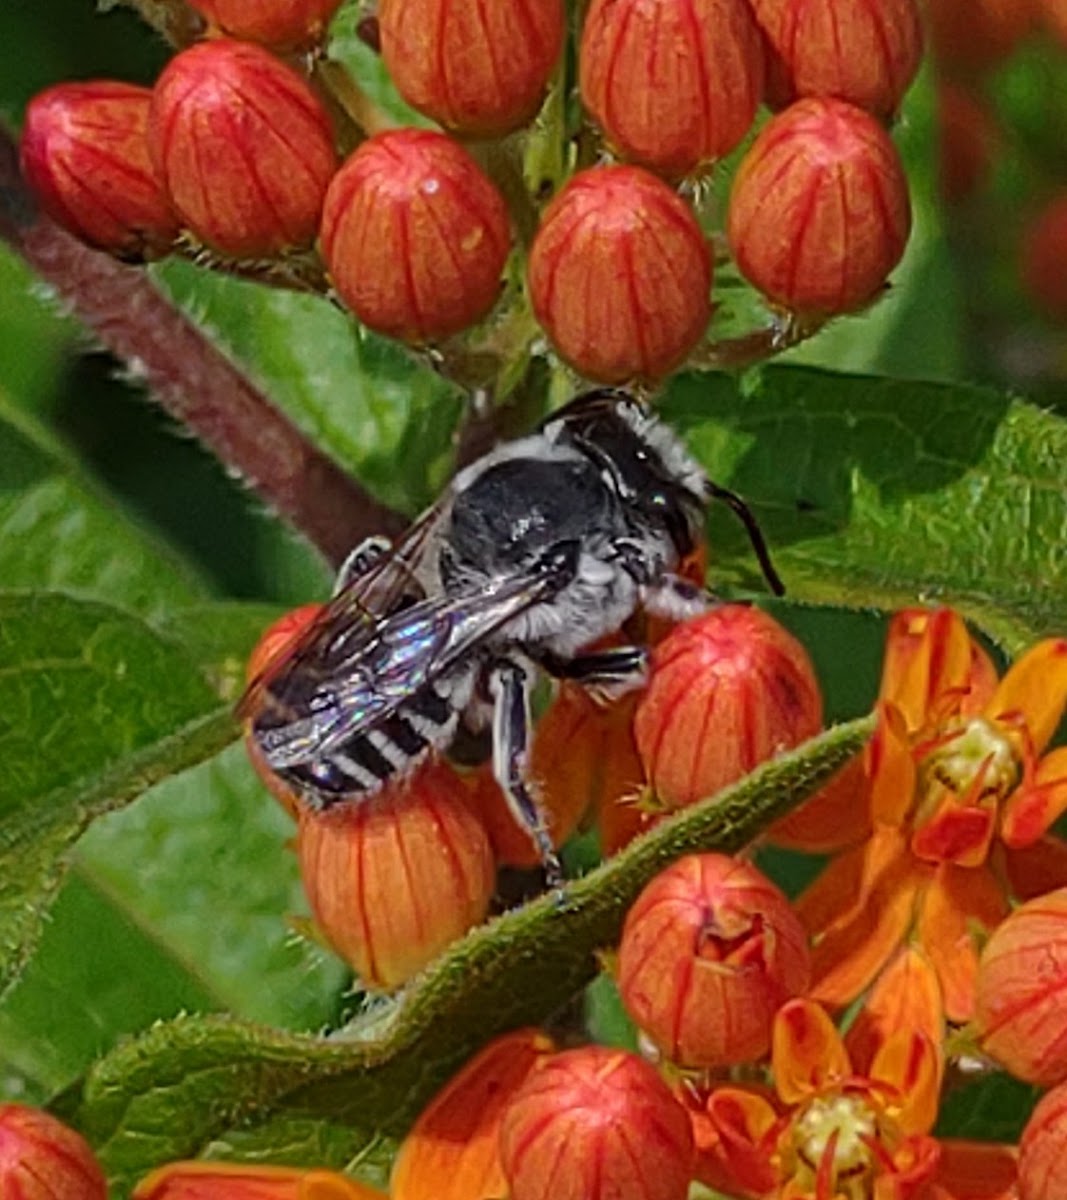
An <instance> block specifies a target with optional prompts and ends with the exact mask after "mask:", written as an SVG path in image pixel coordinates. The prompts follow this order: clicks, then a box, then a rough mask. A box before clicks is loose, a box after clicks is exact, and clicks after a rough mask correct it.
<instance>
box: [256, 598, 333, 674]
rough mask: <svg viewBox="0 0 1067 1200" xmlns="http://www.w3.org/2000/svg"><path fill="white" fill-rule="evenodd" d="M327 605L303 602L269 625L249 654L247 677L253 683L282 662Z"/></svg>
mask: <svg viewBox="0 0 1067 1200" xmlns="http://www.w3.org/2000/svg"><path fill="white" fill-rule="evenodd" d="M325 607H326V606H325V605H323V604H302V605H300V607H299V608H294V609H292V611H290V612H287V613H286V614H285V615H284V616H282V617H279V618H278V619H277V621H274V622H272V623H271V624H270V625H268V626H267V628H266V629H265V630H264V631H263V635H262V636H261V637H260V639H259V641H258V642H256V645H255V648H254V649H253V651H252V653H251V654H250V655H249V656H248V666H247V667H246V668H245V679H246V680H247V681H248V682H249V683H251V681H252V680H253V679H255V678H256V676H257V675H259V674H260V673H261V672H262V671H265V670H266V669H267V668H268V667H270V666H273V665H274V664H276V663H279V662H281V660H282V659H284V657H285V652H286V651H287V650H288V649H289V647H290V646H291V645H292V644H293V642H295V641H296V639H297V638H298V637H300V635H301V634H302V633H303V632H304V630H305V629H307V627H308V626H309V625H310V624H311V622H312V621H314V620H315V618H316V617H317V616H318V615H319V613H321V612H322V611H323V609H324V608H325Z"/></svg>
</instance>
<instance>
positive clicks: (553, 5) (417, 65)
mask: <svg viewBox="0 0 1067 1200" xmlns="http://www.w3.org/2000/svg"><path fill="white" fill-rule="evenodd" d="M378 27H379V31H380V35H381V50H382V58H383V60H384V61H385V65H386V66H387V67H388V68H389V74H390V75H391V77H392V79H393V82H394V83H395V84H396V86H397V90H398V91H399V92H400V94H401V95H402V96H403V97H404V99H405V100H406V101H407V102H408V103H409V104H410V105H411V106H412V107H413V108H416V109H418V110H419V112H421V113H424V114H425V115H426V116H428V117H431V118H432V119H433V120H435V121H437V122H438V124H440V125H442V126H444V128H445V129H449V130H451V131H453V132H454V133H457V134H461V135H463V136H465V137H478V138H484V137H500V136H501V135H503V134H506V133H510V132H512V130H515V129H519V128H520V127H521V126H523V125H525V124H526V123H527V122H528V121H530V120H532V119H533V117H534V116H535V115H536V113H537V110H538V109H539V108H540V107H541V101H542V99H543V98H544V94H545V90H546V88H547V87H548V82H549V79H550V78H551V75H552V72H553V70H554V69H555V66H556V62H557V61H558V59H559V56H560V52H561V51H562V49H563V36H564V31H565V28H566V18H565V15H564V10H563V3H562V0H494V3H493V4H485V5H483V4H453V3H450V2H449V0H382V2H381V3H380V4H379V6H378Z"/></svg>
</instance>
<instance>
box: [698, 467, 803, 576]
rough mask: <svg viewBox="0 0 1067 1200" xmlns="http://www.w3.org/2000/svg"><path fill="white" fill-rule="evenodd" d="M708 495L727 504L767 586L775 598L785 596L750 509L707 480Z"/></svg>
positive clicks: (727, 490)
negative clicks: (745, 537) (745, 534)
mask: <svg viewBox="0 0 1067 1200" xmlns="http://www.w3.org/2000/svg"><path fill="white" fill-rule="evenodd" d="M708 493H709V494H710V495H711V496H712V497H713V498H714V499H715V500H722V501H723V502H724V503H725V504H728V505H729V506H730V507H731V508H732V509H733V510H734V512H735V513H736V514H737V517H738V519H739V520H740V521H741V524H742V525H744V527H745V532H746V533H747V534H748V540H749V541H750V542H751V543H752V549H753V550H754V551H755V552H756V558H757V560H758V562H759V565H760V570H761V571H762V572H763V578H764V579H766V581H767V586H768V587H769V588H770V589H771V591H772V592H773V593H774V594H775V595H776V596H784V595H785V584H784V583H783V582H782V579H781V576H780V575H779V574H778V572H777V571H776V570H775V569H774V563H772V562H771V554H770V551H769V550H768V549H767V543H766V542H765V541H764V540H763V533H762V532H761V531H760V527H759V522H758V521H757V520H756V518H755V517H754V516H753V515H752V509H750V508H749V507H748V505H747V504H746V503H745V502H744V500H742V499H741V497H740V496H739V495H738V494H737V493H736V492H731V491H730V489H729V488H724V487H723V486H722V484H719V483H713V482H712V481H711V480H710V479H709V480H708Z"/></svg>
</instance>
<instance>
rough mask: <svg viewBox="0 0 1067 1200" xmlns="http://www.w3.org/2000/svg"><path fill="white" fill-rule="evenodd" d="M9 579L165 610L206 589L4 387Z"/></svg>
mask: <svg viewBox="0 0 1067 1200" xmlns="http://www.w3.org/2000/svg"><path fill="white" fill-rule="evenodd" d="M0 579H2V580H3V583H4V587H6V588H17V587H34V588H63V589H66V590H70V591H77V592H80V593H83V594H85V595H88V596H93V597H95V598H97V599H100V600H108V601H110V602H111V603H113V604H117V605H120V606H121V607H123V608H127V609H130V610H131V611H134V612H138V613H141V614H143V615H145V616H148V617H152V616H156V615H158V614H160V613H162V612H163V611H165V610H166V609H168V608H171V607H174V606H175V605H179V604H186V603H189V602H191V601H194V600H198V599H200V598H202V597H203V596H204V594H205V593H204V588H203V585H202V584H201V582H200V581H199V580H198V579H197V577H196V576H195V574H194V573H193V571H192V570H191V568H190V567H188V566H187V565H186V564H185V563H183V562H182V560H181V559H180V558H179V556H178V555H176V554H175V553H174V552H173V551H171V550H170V549H169V548H167V547H165V546H164V545H163V544H162V543H160V542H157V541H156V540H155V539H154V538H153V537H152V536H151V535H150V534H149V533H148V532H147V531H146V530H145V529H144V528H142V527H141V526H139V525H138V524H137V523H136V522H135V521H133V520H132V519H131V518H129V517H127V516H126V515H125V514H123V512H122V511H121V510H120V509H119V508H118V506H117V504H116V503H115V501H114V500H113V499H111V497H109V496H108V495H107V494H106V493H105V492H104V491H103V490H102V489H101V488H99V487H98V486H97V485H96V484H95V483H94V482H93V481H92V480H91V479H90V478H89V477H88V476H87V475H86V474H85V473H84V471H83V470H82V469H81V468H80V466H79V465H78V464H77V462H76V461H75V460H74V458H73V456H71V455H70V454H69V453H68V452H67V451H66V450H65V448H64V447H63V446H62V445H61V443H59V442H58V441H57V440H56V439H55V438H54V437H53V436H52V435H51V434H50V433H48V432H47V431H46V430H45V428H44V427H43V426H41V425H40V424H38V422H37V421H36V420H35V419H34V418H33V416H32V415H30V414H29V413H27V412H24V411H22V410H21V409H19V408H16V407H15V406H14V405H13V404H12V403H11V402H10V400H9V399H8V398H7V397H6V395H5V394H4V393H3V392H0Z"/></svg>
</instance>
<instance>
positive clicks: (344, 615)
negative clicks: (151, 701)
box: [237, 504, 443, 720]
mask: <svg viewBox="0 0 1067 1200" xmlns="http://www.w3.org/2000/svg"><path fill="white" fill-rule="evenodd" d="M442 511H443V506H442V505H441V504H437V505H435V506H434V507H433V508H430V509H428V510H427V511H426V512H425V513H423V515H422V516H421V517H419V518H418V520H416V521H415V522H413V523H412V525H411V526H410V527H409V528H408V530H407V531H406V532H405V533H404V535H403V537H402V538H401V539H400V540H399V541H398V542H397V543H396V544H395V545H394V546H393V547H392V548H391V549H390V550H387V551H386V552H385V553H384V554H383V555H382V556H381V558H379V559H377V560H376V561H375V562H374V563H373V564H372V565H371V566H370V568H369V569H368V570H367V571H365V572H364V573H363V574H361V575H359V576H357V577H356V578H354V579H352V580H351V581H350V582H349V583H348V584H346V586H344V587H343V588H342V589H341V590H340V591H339V592H338V593H337V594H336V595H335V596H334V597H333V598H332V599H331V600H330V602H329V603H328V604H327V605H325V607H324V608H323V610H322V612H321V613H319V615H318V616H317V617H316V618H315V620H314V621H312V622H311V623H310V624H309V625H308V627H307V628H306V629H305V630H304V631H303V632H302V633H301V634H300V636H299V637H298V638H297V639H296V640H295V641H293V642H290V643H289V644H288V645H287V646H285V647H284V648H283V649H282V650H281V651H280V652H279V654H278V655H276V656H275V657H274V658H273V659H271V661H270V662H268V663H267V664H266V666H264V668H263V669H262V670H261V671H260V672H259V674H258V675H256V677H255V678H254V679H252V680H251V682H250V683H249V684H248V687H247V688H245V691H244V694H243V695H242V696H241V699H240V700H239V701H238V702H237V716H238V717H239V718H241V719H242V720H244V719H246V718H248V717H253V716H254V715H255V714H256V712H257V711H259V709H261V708H262V707H263V706H264V704H269V703H270V701H269V698H268V696H267V693H268V691H269V690H271V689H274V688H276V687H277V688H279V689H280V690H285V678H286V677H287V676H291V675H293V674H294V673H297V672H303V673H306V674H309V675H311V676H312V677H314V678H324V677H326V676H328V675H331V674H335V673H336V672H338V671H339V670H342V669H343V667H344V662H345V659H346V658H351V657H353V656H355V655H358V653H359V650H360V648H361V646H362V645H363V644H365V643H366V641H367V640H368V639H369V638H370V637H372V636H373V635H374V633H375V630H376V629H377V627H378V622H379V619H380V618H381V617H383V616H388V615H389V614H390V613H391V612H393V611H395V610H396V608H397V606H398V605H399V604H400V602H401V600H402V599H414V600H418V599H420V598H422V597H423V596H424V595H425V592H424V589H423V587H422V585H421V584H420V583H419V582H418V578H417V572H418V567H419V564H420V562H421V560H422V558H423V555H424V554H425V553H426V550H427V547H428V545H429V543H430V541H431V535H432V534H433V532H434V530H435V529H436V527H437V523H438V520H439V519H440V517H441V514H442Z"/></svg>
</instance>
